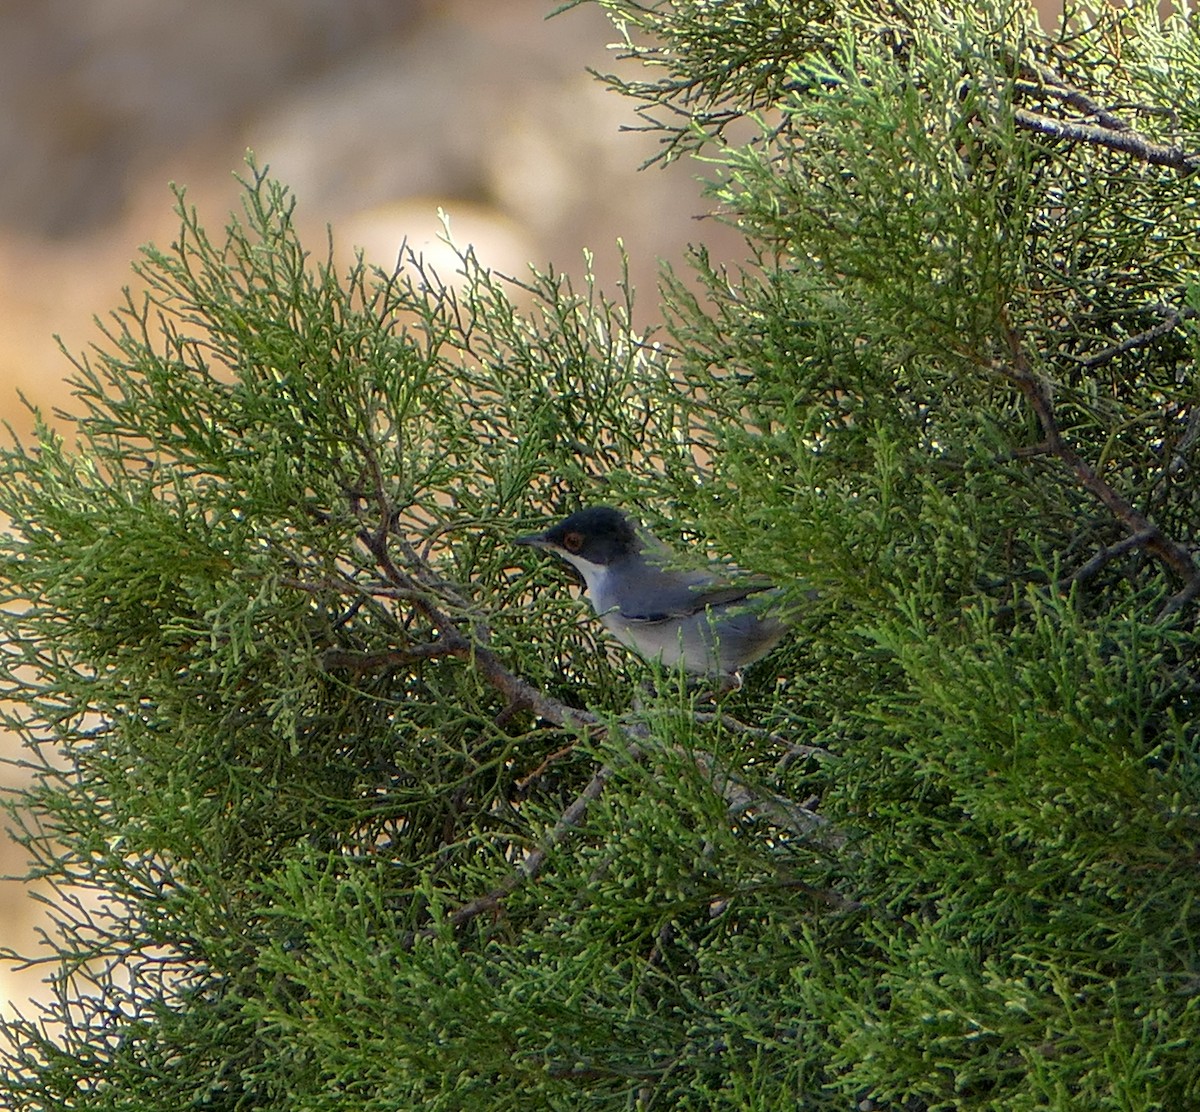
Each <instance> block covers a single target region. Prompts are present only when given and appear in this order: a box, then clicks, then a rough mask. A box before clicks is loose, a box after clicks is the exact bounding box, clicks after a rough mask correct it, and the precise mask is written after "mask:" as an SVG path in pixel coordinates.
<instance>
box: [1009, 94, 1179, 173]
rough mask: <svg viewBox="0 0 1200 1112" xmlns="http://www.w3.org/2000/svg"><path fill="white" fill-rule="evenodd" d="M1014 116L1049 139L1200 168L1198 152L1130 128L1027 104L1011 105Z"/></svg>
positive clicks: (1163, 163)
mask: <svg viewBox="0 0 1200 1112" xmlns="http://www.w3.org/2000/svg"><path fill="white" fill-rule="evenodd" d="M1013 120H1014V121H1015V122H1016V123H1017V124H1018V125H1019V126H1021V127H1023V128H1027V129H1028V130H1030V131H1036V132H1038V134H1040V135H1048V136H1049V137H1050V138H1051V139H1067V140H1070V141H1071V142H1075V143H1089V144H1091V145H1092V146H1097V147H1108V148H1109V149H1110V150H1114V151H1121V152H1122V153H1124V154H1129V155H1133V157H1134V158H1137V159H1140V160H1141V161H1142V162H1148V163H1150V164H1151V165H1152V166H1170V167H1171V168H1173V169H1176V170H1184V171H1186V172H1188V173H1191V172H1192V171H1193V170H1196V169H1198V168H1200V154H1197V153H1195V152H1189V151H1186V150H1184V149H1183V147H1167V146H1163V144H1161V143H1155V142H1154V141H1153V140H1152V139H1148V138H1147V137H1146V136H1144V135H1142V134H1141V133H1140V132H1137V131H1133V130H1132V129H1127V130H1121V131H1116V130H1113V129H1112V128H1110V127H1104V126H1102V125H1100V124H1089V123H1078V122H1073V121H1070V120H1055V119H1053V118H1051V117H1050V116H1043V115H1042V114H1041V113H1040V112H1031V111H1030V110H1029V109H1028V108H1014V109H1013Z"/></svg>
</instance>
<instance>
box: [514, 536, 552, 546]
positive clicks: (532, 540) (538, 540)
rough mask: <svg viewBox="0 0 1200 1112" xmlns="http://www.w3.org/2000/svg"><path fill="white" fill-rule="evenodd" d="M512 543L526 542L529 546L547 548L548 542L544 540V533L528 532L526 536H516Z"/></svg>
mask: <svg viewBox="0 0 1200 1112" xmlns="http://www.w3.org/2000/svg"><path fill="white" fill-rule="evenodd" d="M513 544H526V545H528V546H529V547H530V548H549V547H550V542H549V541H548V540H546V534H545V533H530V534H529V535H528V536H527V537H516V538H514V540H513Z"/></svg>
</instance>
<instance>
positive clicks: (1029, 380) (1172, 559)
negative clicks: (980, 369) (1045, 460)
mask: <svg viewBox="0 0 1200 1112" xmlns="http://www.w3.org/2000/svg"><path fill="white" fill-rule="evenodd" d="M1003 324H1004V332H1005V339H1006V340H1007V342H1008V348H1009V361H1008V362H1007V363H1001V364H999V369H1000V371H1001V372H1002V373H1003V374H1004V375H1005V376H1006V377H1007V378H1008V379H1009V380H1010V381H1011V382H1012V383H1013V384H1014V385H1016V387H1017V388H1018V389H1019V390H1020V391H1021V393H1022V394H1024V395H1025V398H1026V400H1027V401H1028V402H1029V405H1030V408H1031V409H1032V410H1033V412H1034V414H1035V416H1036V417H1037V420H1038V424H1039V425H1040V426H1041V430H1042V445H1043V446H1044V448H1045V450H1046V452H1047V453H1048V454H1049V455H1052V456H1054V457H1055V458H1056V459H1058V460H1059V461H1060V462H1061V463H1063V464H1065V465H1066V466H1067V468H1068V469H1069V470H1070V471H1071V472H1072V473H1073V474H1074V475H1075V478H1076V479H1077V480H1078V481H1079V484H1080V486H1082V487H1083V488H1084V489H1085V490H1086V491H1088V493H1090V494H1092V495H1093V496H1094V497H1096V498H1097V499H1098V500H1099V501H1100V502H1101V503H1102V504H1103V505H1104V506H1106V507H1107V508H1108V509H1109V510H1110V511H1111V512H1112V514H1113V515H1114V516H1115V517H1116V518H1117V520H1118V521H1120V522H1121V524H1122V525H1124V526H1125V528H1126V529H1128V530H1129V532H1130V534H1131V535H1133V536H1136V537H1138V538H1139V541H1140V543H1142V544H1144V545H1145V546H1146V550H1147V551H1148V552H1150V553H1151V554H1152V555H1153V556H1154V557H1156V558H1157V559H1158V560H1159V561H1160V562H1161V563H1162V564H1164V565H1165V566H1166V567H1167V568H1169V569H1170V570H1171V571H1172V572H1173V573H1174V574H1175V575H1176V576H1177V577H1178V578H1179V579H1181V580H1183V583H1184V587H1183V589H1182V590H1181V591H1180V592H1179V593H1178V594H1176V595H1175V596H1173V597H1172V599H1171V600H1170V601H1169V602H1168V603H1167V606H1166V607H1164V608H1163V610H1162V611H1161V612H1160V613H1159V619H1160V620H1161V619H1162V618H1165V617H1166V616H1167V615H1168V614H1169V613H1174V611H1175V610H1178V609H1180V607H1182V606H1183V605H1185V604H1186V603H1187V602H1188V601H1190V600H1191V599H1192V598H1194V597H1196V595H1197V594H1200V568H1198V567H1197V566H1196V563H1195V561H1194V560H1193V559H1192V556H1191V553H1190V552H1189V551H1188V550H1187V549H1186V548H1185V547H1184V546H1183V545H1181V544H1180V543H1179V542H1178V541H1176V540H1173V539H1172V538H1171V537H1168V536H1166V535H1165V534H1164V533H1163V532H1162V530H1161V529H1159V527H1158V526H1157V525H1155V524H1154V523H1153V522H1152V521H1151V520H1150V519H1149V518H1148V517H1146V516H1145V514H1143V513H1142V512H1141V511H1140V510H1138V509H1136V508H1135V507H1134V506H1133V505H1132V504H1131V503H1130V502H1129V501H1128V500H1126V499H1125V498H1123V497H1122V496H1121V495H1120V494H1118V493H1117V491H1115V490H1114V489H1113V488H1112V487H1111V486H1110V485H1109V484H1108V483H1107V482H1105V481H1104V479H1102V478H1101V477H1100V475H1099V474H1098V473H1097V472H1096V469H1095V468H1094V467H1092V465H1091V464H1090V463H1088V462H1087V461H1086V460H1085V459H1084V458H1083V457H1082V456H1081V455H1080V454H1079V453H1078V452H1076V451H1075V449H1074V448H1072V447H1071V446H1070V445H1069V444H1068V443H1067V442H1066V441H1065V440H1064V439H1063V437H1062V434H1061V432H1060V431H1059V428H1058V421H1057V419H1056V418H1055V415H1054V405H1053V402H1052V401H1051V398H1050V390H1049V388H1048V387H1047V385H1046V383H1045V382H1044V381H1043V380H1042V379H1041V378H1039V377H1038V376H1037V375H1036V374H1035V373H1034V371H1033V368H1032V366H1031V365H1030V362H1029V357H1028V356H1027V355H1026V354H1025V350H1024V348H1023V347H1022V345H1021V337H1020V335H1019V334H1018V332H1017V330H1016V329H1015V328H1014V327H1013V325H1012V324H1011V323H1010V322H1009V321H1008V320H1007V317H1006V316H1005V318H1004V320H1003Z"/></svg>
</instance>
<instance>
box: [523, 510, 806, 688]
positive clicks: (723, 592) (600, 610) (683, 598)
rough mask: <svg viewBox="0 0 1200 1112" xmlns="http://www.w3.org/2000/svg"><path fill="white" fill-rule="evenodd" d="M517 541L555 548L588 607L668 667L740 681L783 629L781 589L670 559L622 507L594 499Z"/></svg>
mask: <svg viewBox="0 0 1200 1112" xmlns="http://www.w3.org/2000/svg"><path fill="white" fill-rule="evenodd" d="M516 543H517V544H527V545H532V546H533V547H534V548H540V549H543V550H545V551H546V552H553V553H554V554H555V555H556V556H559V557H561V558H562V559H564V560H565V561H566V562H567V563H568V564H570V565H571V566H572V567H574V568H575V570H576V571H578V572H579V574H580V575H581V576H582V577H583V582H584V586H585V587H586V589H587V596H588V599H589V601H590V602H591V604H592V609H593V610H595V611H596V613H597V614H598V615H599V616H600V620H601V621H602V622H603V623H604V625H605V626H607V627H608V629H609V630H610V631H611V632H612V633H613V635H614V636H615V637H616V638H617V640H618V641H620V642H621V643H622V644H623V645H626V646H627V647H629V648H631V649H633V650H634V651H635V652H637V653H639V654H640V655H641V656H643V657H645V658H646V659H647V660H659V661H661V662H662V663H663V664H664V665H665V666H666V667H668V668H674V667H677V666H678V665H680V664H682V665H683V668H684V670H685V671H687V672H690V673H692V674H694V675H707V676H713V677H718V678H720V679H721V680H722V681H724V682H726V683H731V684H733V683H737V682H738V681H737V680H736V679H735V676H736V674H737V673H738V672H740V671H741V669H742V668H744V667H745V666H746V665H747V664H752V663H753V662H754V661H756V660H758V659H759V657H762V656H765V655H766V654H767V653H768V652H770V650H771V649H772V648H774V647H775V645H776V644H777V643H778V642H779V640H780V638H782V637H783V635H784V634H785V633H786V632H787V630H788V624H789V623H788V622H787V621H786V620H785V619H784V617H783V616H781V614H780V607H779V603H780V595H781V592H780V591H779V590H777V589H774V588H772V587H771V586H770V585H769V584H766V583H741V584H737V583H730V582H729V581H728V580H727V579H722V577H721V576H720V575H719V574H718V573H717V572H715V571H705V570H685V569H681V568H677V567H672V566H671V552H670V550H669V549H668V548H667V546H666V545H664V544H663V543H662V542H661V541H659V540H658V539H657V538H655V537H654V536H652V535H651V534H650V533H648V532H646V531H644V530H640V529H638V528H637V527H636V526H635V525H634V524H633V522H632V521H630V519H629V518H628V517H627V516H626V515H625V514H623V513H621V511H620V510H614V509H612V508H611V507H609V506H593V507H591V508H590V509H586V510H580V511H579V512H578V513H573V514H571V516H570V517H568V518H567V519H566V520H565V521H561V522H559V523H558V524H557V525H555V526H553V527H552V528H550V529H547V530H546V531H545V532H544V533H535V534H533V535H532V536H527V537H518V538H517V540H516Z"/></svg>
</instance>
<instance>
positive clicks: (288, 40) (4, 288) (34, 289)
mask: <svg viewBox="0 0 1200 1112" xmlns="http://www.w3.org/2000/svg"><path fill="white" fill-rule="evenodd" d="M555 6H556V4H555V2H553V0H256V2H255V3H252V4H249V3H246V2H245V0H204V2H203V3H196V2H195V0H0V164H2V165H3V166H4V168H5V171H4V173H3V175H0V418H3V419H5V420H6V421H8V422H9V423H10V424H12V425H13V426H14V427H15V428H16V429H17V431H18V432H19V433H24V432H25V431H27V430H28V429H29V427H30V424H31V422H30V419H29V415H28V412H27V410H26V409H25V408H24V407H23V406H22V405H21V403H20V401H19V400H18V391H19V392H21V393H23V394H24V395H25V396H26V397H27V398H28V399H29V401H30V402H32V403H33V404H35V405H37V406H39V407H41V408H43V409H44V410H46V411H52V410H53V409H54V408H55V407H56V406H63V407H65V408H67V409H70V397H69V391H68V388H67V387H66V386H65V384H64V382H63V379H64V376H65V375H67V374H68V373H69V372H70V366H69V364H68V362H67V360H66V358H65V357H64V356H63V354H62V353H61V351H60V350H59V348H58V344H57V341H56V340H55V335H56V334H57V335H58V336H60V337H61V339H62V342H63V343H64V344H65V346H66V347H67V348H68V349H69V350H72V351H82V350H85V349H86V347H87V345H88V344H89V343H91V342H93V341H94V340H96V339H98V333H97V331H96V327H95V325H94V323H93V322H92V318H93V317H94V316H96V315H100V316H104V315H106V314H107V313H108V312H109V311H110V310H111V309H113V308H115V307H116V306H117V305H118V304H119V302H120V297H121V289H122V287H123V286H125V285H127V284H130V283H132V281H133V276H132V274H131V272H130V269H129V264H130V262H131V261H132V260H133V259H135V258H136V257H137V252H138V247H139V246H140V245H142V244H145V243H157V244H160V245H162V246H166V245H168V244H169V243H170V241H171V240H172V239H173V238H174V236H175V234H176V230H177V220H176V217H175V216H174V215H173V214H172V211H171V209H172V203H173V199H172V196H171V193H170V191H169V189H168V183H170V182H176V183H178V184H180V185H183V186H186V188H187V191H188V199H189V202H190V203H191V204H193V205H195V206H196V207H197V208H198V209H199V211H200V215H201V219H202V221H203V222H204V223H205V224H206V225H207V226H208V227H209V228H210V229H211V230H213V231H214V232H216V231H217V230H219V229H220V228H221V227H222V226H223V225H224V223H225V218H226V214H227V213H228V212H229V210H230V209H231V208H234V207H235V206H236V205H237V204H238V192H239V187H238V185H237V183H236V182H235V180H234V176H233V175H234V174H235V173H238V172H241V171H243V170H244V158H245V153H246V151H247V150H248V149H249V150H252V151H253V152H254V153H255V156H256V158H257V160H258V162H259V164H260V165H269V167H270V170H271V173H272V175H273V176H274V177H277V178H279V179H280V180H282V181H284V182H285V183H287V184H288V185H289V186H290V187H291V189H292V190H293V193H294V195H295V196H296V198H297V201H298V208H297V219H298V223H299V227H300V232H301V236H302V238H303V239H304V241H305V242H306V243H308V244H309V245H310V247H311V249H312V250H313V251H314V252H315V253H318V254H319V253H320V252H321V251H322V250H323V248H324V244H325V229H326V226H327V225H331V226H332V228H333V232H334V239H335V243H336V245H337V248H338V251H339V254H340V256H341V257H342V258H343V259H349V258H350V257H351V255H352V249H353V248H354V247H355V246H359V247H362V248H363V249H364V251H365V252H366V254H367V257H368V259H369V260H371V261H373V262H376V263H378V264H380V265H382V266H385V267H390V266H391V265H393V264H394V263H395V260H396V255H397V251H398V249H399V246H400V244H401V241H402V240H404V239H405V237H407V239H408V241H409V243H410V244H411V245H412V246H414V247H416V248H417V249H419V250H423V251H425V252H426V253H427V255H434V256H435V257H436V255H437V252H439V251H440V250H443V249H442V248H441V247H440V245H439V241H438V237H439V236H440V235H441V231H442V229H441V225H440V222H439V219H438V216H437V212H438V209H439V208H441V209H443V210H445V212H446V213H447V214H448V215H449V219H450V227H451V232H452V235H453V237H454V239H455V241H456V242H457V243H458V244H459V245H461V246H465V245H466V244H468V243H469V244H473V245H474V246H475V248H476V251H477V253H478V255H479V257H480V259H481V260H482V262H483V263H484V264H485V265H488V266H491V267H492V268H493V269H496V270H499V271H501V272H504V273H509V274H520V273H522V272H523V271H524V269H525V267H526V266H527V265H528V264H529V263H533V264H535V265H537V266H538V267H539V268H544V267H545V266H546V265H547V264H549V263H553V265H554V266H555V268H556V269H558V270H562V271H566V272H568V273H571V274H573V275H576V276H578V275H580V274H581V273H582V271H583V262H582V252H583V250H584V249H585V248H590V249H591V250H593V251H594V252H595V270H596V273H597V276H598V279H599V282H600V285H601V287H602V288H607V289H610V290H611V289H612V287H613V286H614V284H615V282H616V280H617V277H618V274H619V257H620V256H619V251H618V249H617V246H616V241H617V239H618V238H620V239H622V240H623V241H624V244H625V247H626V250H627V251H628V253H629V256H630V269H631V277H632V281H633V284H634V285H635V287H636V288H637V289H638V292H639V304H640V311H639V312H640V317H639V320H638V323H639V324H642V325H644V324H648V323H650V322H652V321H653V319H654V315H655V311H656V305H657V296H656V292H655V281H656V274H657V262H656V260H657V259H658V258H664V259H667V260H670V261H674V262H676V263H678V262H679V260H680V258H681V255H682V253H683V251H684V248H685V247H686V245H687V244H688V243H689V242H693V241H700V240H703V242H704V243H705V244H706V245H707V246H708V248H709V250H710V252H711V254H712V255H713V257H714V258H715V259H717V260H720V259H722V258H728V259H738V258H740V257H741V255H742V252H741V248H740V239H739V237H738V236H737V235H736V234H735V233H733V232H732V231H730V230H729V229H728V228H725V227H724V226H723V225H720V224H718V223H717V222H716V221H712V220H708V221H705V222H704V223H703V224H701V225H698V224H697V223H696V219H697V217H700V216H702V215H703V214H705V213H707V212H708V211H709V207H710V206H709V205H708V203H707V202H706V201H705V200H704V198H703V197H702V193H701V187H700V185H699V184H698V182H697V180H696V178H697V176H698V174H699V173H700V172H701V170H700V168H699V167H697V166H695V165H690V164H686V163H684V164H676V165H674V166H671V167H669V168H667V169H666V170H662V169H658V168H655V169H651V170H648V171H646V172H643V173H639V171H638V167H639V166H640V165H641V164H642V163H643V162H644V161H645V159H647V158H648V157H650V156H651V155H652V154H653V153H654V151H655V149H656V146H655V140H654V139H653V138H652V137H648V136H646V135H643V134H638V133H634V132H627V131H622V130H621V128H622V126H623V125H630V124H635V123H636V119H635V117H634V114H633V111H632V106H631V104H630V103H629V102H628V101H625V100H624V99H622V98H620V97H618V96H617V95H616V94H614V93H610V92H607V91H606V90H605V89H604V87H603V86H602V85H601V84H600V83H599V82H597V81H596V80H595V79H594V78H593V77H592V76H591V75H590V74H589V73H588V72H587V68H588V67H589V66H590V67H593V68H596V69H599V70H602V71H609V70H612V69H614V68H617V63H616V62H615V60H614V56H613V53H612V52H611V51H609V50H607V49H606V45H607V44H609V43H611V42H613V41H615V39H616V38H617V35H616V32H615V30H614V28H613V27H612V25H611V24H610V23H609V21H608V20H607V19H606V18H605V17H604V15H603V14H602V13H601V11H600V10H599V8H598V7H596V6H593V5H586V6H584V7H580V8H577V9H574V10H572V11H570V12H567V13H565V14H563V15H561V16H558V17H556V18H553V19H549V20H547V18H546V17H547V15H548V14H549V12H550V11H552V10H553V8H554V7H555ZM1053 6H1054V7H1057V5H1053ZM1049 7H1051V5H1044V6H1043V16H1044V18H1046V13H1047V9H1048V8H1049ZM1051 18H1053V17H1051ZM452 270H453V267H452V266H451V265H446V266H444V267H442V268H441V272H442V273H443V274H445V273H448V272H450V271H452ZM18 753H19V747H18V746H17V744H16V742H15V741H13V740H12V739H9V738H5V737H3V736H0V757H3V756H17V755H18ZM20 780H21V773H20V771H19V770H18V769H16V768H14V767H13V766H11V765H0V784H7V785H10V786H11V785H15V784H18V783H19V782H20ZM24 869H25V861H24V857H23V853H22V852H21V850H20V849H19V847H17V846H15V845H14V844H12V843H11V842H9V841H8V840H7V838H5V837H4V836H3V835H0V873H2V874H4V875H6V876H12V875H14V874H17V875H19V874H20V873H22V872H23V871H24ZM41 914H42V909H41V907H40V905H39V904H37V903H36V902H35V901H34V900H33V899H31V898H30V893H29V891H28V885H27V884H25V883H24V882H22V881H17V880H8V881H3V882H0V947H11V948H13V949H15V950H17V951H18V952H23V953H31V952H33V951H34V950H35V949H36V945H37V941H36V928H37V925H38V923H39V922H41V921H42V919H41ZM41 976H42V974H41V973H40V972H39V971H37V970H33V971H24V972H22V971H19V970H15V969H13V968H11V967H10V965H9V964H7V963H5V962H4V961H3V960H2V959H0V1011H3V1010H5V1009H6V1008H8V1007H10V1006H13V1005H16V1006H17V1007H21V1008H22V1010H24V1011H26V1012H28V1011H29V1007H28V1004H27V1001H28V999H29V998H30V997H38V996H39V995H40V994H41V993H42V992H43V991H44V989H43V986H42V985H41V984H40V980H41Z"/></svg>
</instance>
